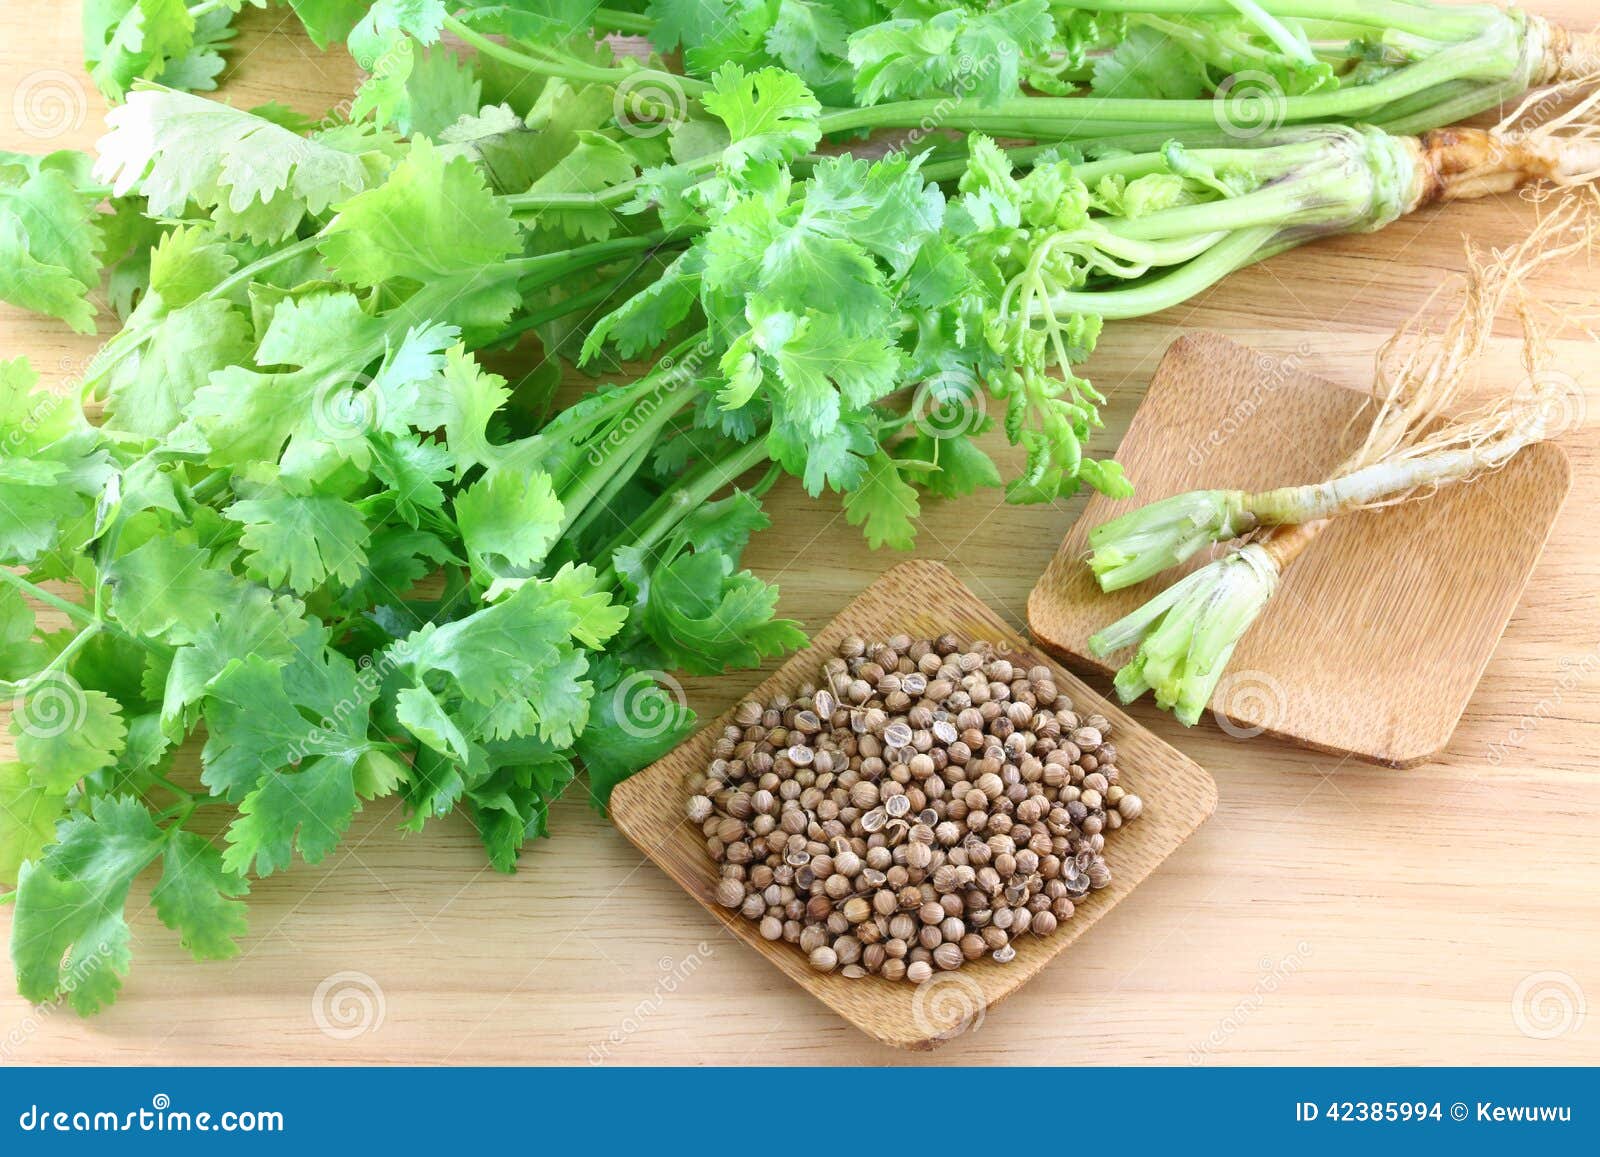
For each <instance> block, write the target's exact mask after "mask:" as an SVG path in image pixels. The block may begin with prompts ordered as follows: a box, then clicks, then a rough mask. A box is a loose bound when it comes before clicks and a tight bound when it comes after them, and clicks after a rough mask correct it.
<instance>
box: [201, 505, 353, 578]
mask: <svg viewBox="0 0 1600 1157" xmlns="http://www.w3.org/2000/svg"><path fill="white" fill-rule="evenodd" d="M223 513H224V514H226V515H227V516H228V517H229V518H231V519H232V520H233V521H235V522H238V523H241V524H242V525H243V526H244V533H243V535H241V536H240V539H239V542H240V545H241V546H243V547H244V549H245V557H246V567H247V569H248V571H249V573H250V574H251V576H252V577H255V578H259V579H261V580H262V581H264V582H266V583H267V584H268V585H269V586H273V587H279V586H284V585H287V586H288V587H289V589H290V590H292V591H295V592H297V593H299V594H305V593H306V592H308V591H312V590H315V589H316V588H317V587H320V586H321V585H322V584H323V583H324V582H325V581H326V580H327V579H328V578H330V577H332V578H335V579H338V580H339V581H340V582H342V583H345V584H349V583H353V582H355V581H356V580H357V579H358V578H360V577H361V568H362V566H364V565H365V564H366V561H367V554H366V545H367V540H368V534H369V532H368V530H367V523H366V519H365V518H363V517H362V514H361V511H359V510H357V509H356V508H355V506H353V505H352V504H351V503H349V502H347V501H345V500H344V499H342V498H336V497H334V496H332V495H328V494H309V495H300V494H286V493H281V492H279V493H269V494H268V495H267V496H266V497H262V498H248V499H244V500H242V501H239V502H235V503H234V504H233V505H232V506H229V507H228V508H227V509H226V510H225V511H224V512H223Z"/></svg>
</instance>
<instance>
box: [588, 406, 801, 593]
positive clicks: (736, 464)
mask: <svg viewBox="0 0 1600 1157" xmlns="http://www.w3.org/2000/svg"><path fill="white" fill-rule="evenodd" d="M769 457H770V454H769V452H768V450H767V444H766V439H765V438H763V437H757V438H755V439H753V440H752V441H749V442H742V443H740V444H738V445H736V446H734V447H733V448H732V449H731V450H730V451H729V452H728V453H727V454H725V455H724V456H723V457H721V458H717V459H713V460H711V461H709V462H707V463H706V464H705V465H704V466H702V467H701V468H700V469H699V470H697V471H695V472H694V473H693V474H691V475H689V477H687V478H685V479H683V480H682V481H680V482H679V483H678V485H676V486H674V487H673V488H672V489H671V490H668V491H667V492H666V493H665V494H663V495H661V497H659V498H657V499H656V500H655V502H653V503H651V505H650V506H649V508H648V509H646V510H645V512H644V513H643V514H642V515H640V516H639V517H638V518H636V519H634V521H633V523H632V524H631V525H630V527H629V528H628V530H626V531H624V532H623V533H622V534H621V535H619V536H617V537H616V538H615V539H613V540H612V541H611V542H609V543H608V544H607V545H606V546H605V547H604V548H603V549H602V550H601V551H600V552H599V557H600V558H602V559H612V558H615V557H616V553H617V551H619V550H621V549H622V548H623V547H625V546H634V547H640V548H643V549H645V550H649V549H650V548H651V547H654V546H655V545H656V544H657V543H659V542H661V541H662V540H663V539H665V538H666V537H667V536H668V535H670V534H671V533H672V530H673V528H674V527H676V526H677V525H678V523H680V522H682V521H683V520H684V518H686V517H687V516H688V515H689V514H691V513H692V512H693V511H695V510H697V509H699V508H700V506H701V505H702V504H704V503H705V502H706V501H707V500H708V499H710V497H711V496H712V495H713V494H715V493H716V492H717V491H719V490H721V489H722V488H723V487H724V486H727V485H728V484H730V483H732V482H735V481H737V480H738V479H739V477H740V476H741V475H743V474H744V473H746V472H747V471H749V470H752V469H754V468H755V467H757V466H759V465H761V464H762V463H763V462H766V461H768V460H769ZM776 478H777V475H776V473H772V472H769V474H768V476H767V477H766V478H763V479H762V481H761V483H760V485H759V487H757V488H755V489H756V490H757V491H758V492H764V491H765V490H767V489H770V488H771V486H772V484H773V482H774V481H776ZM615 582H616V570H615V567H613V566H608V567H607V569H606V571H605V573H604V574H602V575H601V578H600V583H601V585H603V586H609V585H611V584H614V583H615Z"/></svg>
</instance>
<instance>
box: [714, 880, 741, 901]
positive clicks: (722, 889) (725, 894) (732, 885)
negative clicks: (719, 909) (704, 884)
mask: <svg viewBox="0 0 1600 1157" xmlns="http://www.w3.org/2000/svg"><path fill="white" fill-rule="evenodd" d="M716 898H717V903H718V904H721V905H722V906H723V907H724V908H737V907H739V905H741V904H743V903H744V884H743V883H741V882H740V881H738V880H730V879H728V878H726V877H724V878H723V879H721V880H718V881H717V889H716Z"/></svg>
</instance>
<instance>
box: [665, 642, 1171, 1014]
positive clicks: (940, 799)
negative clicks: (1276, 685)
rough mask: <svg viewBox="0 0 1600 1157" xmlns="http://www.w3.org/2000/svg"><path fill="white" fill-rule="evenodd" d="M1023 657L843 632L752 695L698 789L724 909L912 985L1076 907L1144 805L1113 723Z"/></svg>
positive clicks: (1105, 872)
mask: <svg viewBox="0 0 1600 1157" xmlns="http://www.w3.org/2000/svg"><path fill="white" fill-rule="evenodd" d="M1014 658H1016V657H1012V656H1007V655H1003V654H1001V653H999V652H998V651H997V650H996V649H995V648H994V647H993V646H992V645H991V644H989V643H985V642H976V643H973V644H972V645H971V646H967V647H964V646H963V645H962V644H961V643H960V641H959V640H958V639H957V638H956V637H955V636H954V635H948V634H947V635H942V636H940V637H939V638H938V639H935V640H921V641H913V640H912V639H911V638H910V637H909V636H906V635H896V636H894V637H893V638H890V639H888V640H886V641H884V642H878V643H868V642H866V641H865V640H862V639H859V638H848V639H845V640H843V641H842V642H841V643H840V644H839V647H838V653H837V655H836V656H835V657H834V658H831V659H829V660H828V661H827V663H826V664H824V666H823V670H822V672H821V678H820V679H819V681H818V682H819V684H820V686H812V685H808V686H804V687H801V688H800V689H799V691H798V692H797V693H796V694H795V695H794V697H793V698H790V697H787V696H782V695H780V696H777V697H775V698H774V699H773V700H772V701H771V702H770V703H759V702H756V701H755V700H747V701H745V702H743V703H741V704H740V705H739V707H738V708H737V710H736V711H735V712H734V720H733V723H732V724H730V725H729V726H728V727H727V728H726V729H725V730H724V732H723V734H722V735H721V737H720V738H718V740H717V741H716V745H715V747H714V749H713V751H712V759H711V763H710V765H709V766H708V767H707V768H706V769H705V770H704V771H703V772H699V773H697V774H695V775H693V776H692V777H691V779H690V783H689V790H690V798H689V805H688V814H689V819H690V820H691V821H692V822H693V823H695V824H698V825H699V826H700V830H701V832H702V833H703V834H704V836H705V841H706V848H707V849H708V850H709V851H710V853H711V856H712V858H713V859H714V860H715V861H716V862H717V863H718V864H719V865H720V869H721V878H720V879H719V880H718V881H717V884H716V888H715V897H716V901H717V903H719V904H721V905H722V906H723V907H725V908H729V909H735V910H737V911H739V912H740V913H742V914H743V915H744V916H745V917H746V918H748V919H750V920H752V921H755V922H757V923H758V924H759V926H760V931H761V935H762V936H763V937H765V938H766V939H768V940H785V941H788V942H789V943H791V944H797V945H798V946H799V947H800V949H801V950H802V951H803V952H805V953H806V955H807V957H808V958H809V960H810V962H811V966H812V967H813V968H815V969H816V970H817V971H819V972H833V971H836V970H837V971H839V972H840V973H842V974H843V975H845V976H849V977H862V976H867V975H879V976H884V977H887V978H889V979H891V980H899V979H905V980H909V981H912V982H913V983H917V984H920V983H923V982H924V981H927V980H928V979H929V978H931V977H932V976H933V975H934V973H935V972H937V971H940V970H946V971H948V970H953V969H957V968H960V967H961V966H962V965H963V964H965V963H966V962H967V961H969V960H977V959H980V958H982V957H984V956H989V957H992V958H993V959H994V960H996V961H999V962H1001V963H1005V962H1008V961H1010V960H1012V959H1014V958H1015V957H1016V954H1017V950H1016V947H1015V941H1016V940H1017V938H1018V937H1021V936H1027V935H1033V936H1048V935H1049V934H1050V933H1051V932H1053V931H1055V929H1056V927H1057V926H1058V925H1059V924H1060V923H1061V922H1062V921H1064V920H1068V919H1070V918H1071V917H1072V915H1073V912H1074V910H1075V909H1074V905H1075V902H1076V901H1078V900H1080V899H1081V898H1082V897H1083V896H1084V894H1085V893H1087V892H1090V891H1093V890H1096V889H1100V888H1104V887H1105V886H1106V885H1108V884H1109V883H1110V882H1111V870H1110V868H1109V867H1107V865H1106V861H1105V859H1104V857H1103V855H1102V852H1103V850H1104V848H1105V840H1106V834H1107V833H1108V832H1112V831H1115V830H1116V829H1117V828H1119V827H1120V826H1122V824H1124V823H1126V822H1128V821H1131V820H1133V819H1135V818H1137V817H1138V815H1139V811H1140V808H1141V806H1142V805H1141V802H1140V799H1139V797H1138V796H1136V795H1133V794H1132V793H1130V792H1128V791H1126V790H1125V789H1124V788H1123V787H1122V785H1120V784H1119V783H1118V782H1117V779H1118V771H1117V765H1116V761H1117V751H1116V748H1115V746H1114V745H1113V744H1112V743H1111V742H1110V723H1109V721H1108V720H1107V719H1105V717H1103V716H1100V715H1090V716H1088V717H1087V718H1080V717H1079V716H1078V715H1077V714H1076V713H1075V712H1074V711H1073V710H1072V704H1071V703H1070V702H1069V701H1068V700H1067V699H1066V697H1065V696H1063V695H1061V694H1060V693H1059V692H1058V691H1057V690H1056V687H1055V684H1054V682H1053V681H1052V676H1051V673H1050V669H1049V668H1048V667H1044V666H1032V667H1025V666H1023V665H1021V663H1023V662H1025V660H1022V659H1020V658H1018V659H1017V661H1015V662H1014V661H1013V659H1014Z"/></svg>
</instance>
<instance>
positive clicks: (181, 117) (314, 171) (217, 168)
mask: <svg viewBox="0 0 1600 1157" xmlns="http://www.w3.org/2000/svg"><path fill="white" fill-rule="evenodd" d="M106 124H107V126H109V128H110V131H109V132H108V133H107V134H106V135H105V136H104V137H102V138H101V139H100V146H99V148H100V157H99V160H98V161H97V162H96V163H95V176H96V177H97V179H99V180H102V181H105V182H107V183H109V184H111V185H112V186H113V190H114V193H115V195H116V196H118V197H121V196H125V195H127V194H128V193H131V192H133V191H134V190H135V189H137V190H138V191H139V192H140V193H142V194H143V195H144V196H145V197H146V198H148V200H149V203H150V205H149V212H150V213H151V214H152V215H154V216H162V217H181V216H183V214H184V209H185V206H187V205H188V204H189V203H190V202H193V203H194V204H196V205H198V206H200V207H201V208H202V209H207V210H210V211H211V213H212V220H213V221H214V223H215V224H216V225H217V226H218V227H219V228H221V229H223V230H225V231H226V232H228V233H229V234H230V235H233V236H239V237H249V238H251V239H252V240H254V241H258V242H269V241H281V240H282V239H284V238H285V237H288V236H290V235H291V234H292V233H293V232H294V230H295V229H296V228H297V227H298V226H299V224H300V222H301V221H302V220H303V219H304V218H305V217H306V215H307V214H310V215H313V216H318V215H321V214H322V213H324V212H325V211H326V210H327V209H328V208H329V207H330V206H332V205H333V204H335V203H336V202H338V201H342V200H345V199H347V198H349V197H351V196H352V195H354V194H355V193H357V192H359V191H360V190H362V189H364V188H365V187H366V186H367V184H368V183H369V182H370V181H372V180H374V179H375V178H376V177H378V176H380V175H381V173H382V171H383V170H384V169H386V168H387V167H388V159H387V156H386V154H385V152H384V149H383V146H382V143H381V142H380V141H377V140H376V139H372V138H365V137H351V136H348V135H344V136H340V135H336V134H332V133H328V134H319V135H317V136H313V137H302V136H300V135H299V134H297V133H294V132H292V131H290V130H289V129H286V128H283V127H282V126H280V125H277V124H275V123H273V122H272V121H270V120H267V119H266V118H264V117H259V116H254V115H252V114H250V113H247V112H241V111H240V110H238V109H234V108H229V107H228V106H227V105H225V104H220V103H218V102H216V101H211V100H206V99H205V98H204V97H197V96H191V95H189V94H188V93H182V92H174V91H172V90H170V89H163V88H154V87H141V88H135V89H134V91H132V92H130V93H129V94H128V99H127V102H126V103H125V104H123V105H121V106H120V107H118V108H114V109H112V110H111V111H110V112H109V113H107V114H106ZM361 146H370V147H365V148H362V147H361ZM353 149H354V150H356V151H352V150H353Z"/></svg>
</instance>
